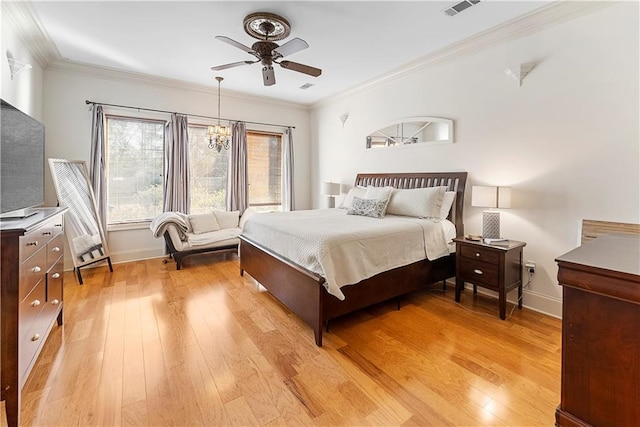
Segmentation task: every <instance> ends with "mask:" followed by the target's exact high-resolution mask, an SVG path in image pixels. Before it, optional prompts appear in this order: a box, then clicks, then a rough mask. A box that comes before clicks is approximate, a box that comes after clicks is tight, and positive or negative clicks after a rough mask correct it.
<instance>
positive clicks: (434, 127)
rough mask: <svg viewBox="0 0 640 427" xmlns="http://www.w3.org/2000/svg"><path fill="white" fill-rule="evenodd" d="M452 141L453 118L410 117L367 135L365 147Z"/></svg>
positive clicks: (412, 145)
mask: <svg viewBox="0 0 640 427" xmlns="http://www.w3.org/2000/svg"><path fill="white" fill-rule="evenodd" d="M452 142H453V120H450V119H443V118H440V117H410V118H406V119H402V120H398V121H397V122H393V123H391V124H389V125H387V126H385V127H383V128H382V129H379V130H376V131H375V132H372V133H371V134H370V135H368V136H367V139H366V148H367V149H369V148H390V147H425V146H429V145H436V144H450V143H452Z"/></svg>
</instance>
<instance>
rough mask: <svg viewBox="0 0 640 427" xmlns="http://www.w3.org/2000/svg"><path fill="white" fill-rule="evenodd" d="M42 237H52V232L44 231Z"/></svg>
mask: <svg viewBox="0 0 640 427" xmlns="http://www.w3.org/2000/svg"><path fill="white" fill-rule="evenodd" d="M42 235H43V236H51V232H50V231H43V232H42Z"/></svg>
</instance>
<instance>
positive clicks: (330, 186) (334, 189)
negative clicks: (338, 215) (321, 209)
mask: <svg viewBox="0 0 640 427" xmlns="http://www.w3.org/2000/svg"><path fill="white" fill-rule="evenodd" d="M322 194H324V195H325V196H327V207H328V208H335V207H336V196H339V195H340V183H338V182H323V183H322Z"/></svg>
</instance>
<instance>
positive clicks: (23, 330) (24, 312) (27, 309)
mask: <svg viewBox="0 0 640 427" xmlns="http://www.w3.org/2000/svg"><path fill="white" fill-rule="evenodd" d="M46 301H47V290H46V284H45V281H44V280H42V281H41V282H40V283H38V285H37V286H36V287H35V288H33V290H32V291H31V292H30V293H29V294H28V295H27V297H26V298H25V299H24V301H22V302H21V303H20V308H19V312H18V313H19V317H20V322H19V324H18V330H19V332H18V337H19V339H20V341H23V340H24V338H25V336H26V334H27V333H28V332H29V331H30V330H31V329H32V328H33V325H34V324H35V322H36V319H37V318H38V316H39V315H40V313H41V312H42V309H43V308H44V305H45V303H46Z"/></svg>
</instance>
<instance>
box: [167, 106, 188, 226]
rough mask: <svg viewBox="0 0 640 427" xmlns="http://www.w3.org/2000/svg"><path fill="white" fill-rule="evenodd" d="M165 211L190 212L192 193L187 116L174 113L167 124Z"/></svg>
mask: <svg viewBox="0 0 640 427" xmlns="http://www.w3.org/2000/svg"><path fill="white" fill-rule="evenodd" d="M164 141H165V150H164V152H165V157H164V159H165V160H164V161H165V163H164V171H165V174H164V206H163V210H164V212H169V211H176V212H182V213H185V214H188V213H189V211H190V208H191V207H190V204H191V195H190V185H189V134H188V122H187V116H186V115H183V114H177V113H172V114H171V121H170V122H168V123H167V125H166V126H165V138H164Z"/></svg>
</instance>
